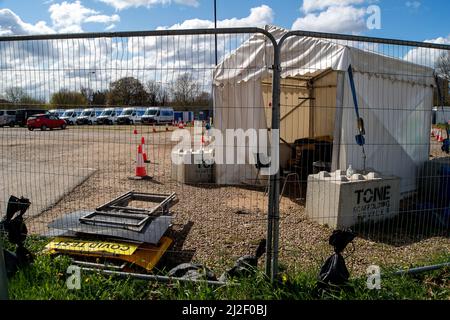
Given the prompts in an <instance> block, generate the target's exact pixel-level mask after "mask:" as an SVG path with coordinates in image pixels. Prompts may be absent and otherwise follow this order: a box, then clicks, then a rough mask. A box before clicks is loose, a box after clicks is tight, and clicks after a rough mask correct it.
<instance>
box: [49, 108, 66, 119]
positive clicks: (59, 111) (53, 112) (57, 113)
mask: <svg viewBox="0 0 450 320" xmlns="http://www.w3.org/2000/svg"><path fill="white" fill-rule="evenodd" d="M64 111H65V110H62V109H52V110H49V111H48V113H49V114H51V115H54V116H57V117H58V118H61V117H62V116H63V114H64Z"/></svg>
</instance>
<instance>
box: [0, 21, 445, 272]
mask: <svg viewBox="0 0 450 320" xmlns="http://www.w3.org/2000/svg"><path fill="white" fill-rule="evenodd" d="M216 34H217V46H216V44H215V35H216ZM216 52H217V55H218V57H219V60H218V61H219V64H218V65H215V54H216ZM448 59H449V48H448V46H444V45H434V44H428V43H412V42H402V41H394V40H386V39H373V38H363V37H352V36H339V35H330V34H318V33H307V32H290V33H288V31H286V30H283V29H281V28H277V27H270V26H269V27H267V28H266V29H256V28H243V29H217V30H160V31H151V32H134V33H106V34H78V35H54V36H53V35H52V36H25V37H3V38H0V66H1V67H0V77H1V82H0V92H1V93H2V94H3V98H2V101H1V107H0V109H2V111H1V112H2V113H0V121H1V122H0V125H1V126H3V128H1V129H0V134H1V139H0V141H1V159H0V161H1V162H2V164H1V173H0V175H1V177H2V182H1V189H0V190H1V194H0V196H1V198H0V204H1V206H0V210H1V212H2V213H3V212H5V211H6V207H7V203H8V199H9V197H10V195H15V196H18V197H20V196H24V197H26V198H28V199H30V201H31V206H30V209H29V210H28V212H27V214H26V218H27V225H28V228H29V230H30V233H32V234H36V235H45V236H49V237H50V238H51V239H53V238H54V237H58V239H59V241H60V242H59V245H60V247H57V245H58V243H56V244H55V247H52V248H51V250H50V251H52V250H53V251H54V252H58V251H59V252H65V253H67V252H69V251H70V253H71V254H72V256H74V257H75V258H74V259H76V260H82V261H79V262H80V263H84V264H85V265H86V264H87V263H93V262H92V261H90V260H89V258H88V256H89V255H88V254H86V253H85V252H84V253H80V252H78V253H77V254H74V251H77V250H76V249H74V248H73V247H74V246H73V243H72V246H71V248H70V250H69V249H67V247H66V248H65V249H64V248H62V247H61V243H62V241H61V237H63V238H62V239H66V243H65V244H64V245H66V246H70V244H67V242H70V241H72V242H76V241H79V240H80V239H81V240H82V241H88V240H89V241H91V240H92V241H94V240H95V241H103V242H105V241H109V242H114V241H116V242H117V241H125V242H127V241H128V242H130V243H134V245H135V246H136V247H137V249H135V250H137V251H139V250H141V251H142V252H144V253H143V255H144V256H145V259H148V260H149V261H150V260H151V261H152V262H149V261H147V262H148V263H147V264H146V265H145V266H142V265H140V266H139V267H140V268H141V269H142V268H143V269H146V268H147V271H148V270H149V269H152V268H153V267H154V266H153V264H152V263H153V262H155V261H158V260H159V258H161V256H162V257H163V259H162V260H161V261H160V263H159V264H157V266H156V269H155V268H153V270H152V271H155V270H161V269H164V270H169V269H170V268H171V267H173V266H176V265H179V264H181V263H183V262H191V261H194V262H199V263H202V264H206V265H207V266H208V267H210V268H212V269H214V270H215V271H216V272H222V271H223V270H225V269H227V268H228V267H230V266H232V265H233V263H234V262H235V260H236V259H237V258H238V257H240V256H243V255H249V254H250V255H252V254H253V255H254V254H255V250H256V251H260V250H257V248H258V247H260V248H261V247H264V242H263V241H261V240H262V239H266V242H265V243H266V247H267V252H266V255H265V256H263V257H262V258H261V262H260V264H261V265H263V260H264V259H265V261H266V271H267V272H268V273H269V274H270V275H271V276H275V274H276V273H277V272H278V260H279V259H278V256H279V255H280V262H281V263H282V264H283V267H288V268H297V267H298V268H307V267H310V266H311V267H317V265H319V264H320V263H321V262H322V259H323V258H325V257H326V256H327V253H328V252H329V247H328V237H329V235H330V234H331V232H332V230H333V229H335V228H341V229H343V228H352V230H354V231H355V232H356V233H357V235H358V238H357V240H356V245H355V250H354V254H353V256H352V258H351V265H352V270H353V271H363V270H365V268H366V267H367V266H368V265H369V264H372V263H380V264H403V263H409V262H412V261H414V260H415V259H421V258H422V257H424V256H426V255H429V254H431V253H438V252H441V251H445V250H447V251H448V250H449V246H450V243H449V241H448V230H449V223H450V215H449V213H448V208H449V203H448V201H447V194H448V174H447V171H448V168H449V166H448V165H449V163H448V161H447V160H446V156H447V154H446V153H445V149H446V146H447V147H448V145H447V143H448V140H447V138H448V137H447V133H446V129H447V122H446V123H444V124H439V123H436V124H432V119H433V110H434V109H433V107H436V106H443V105H444V104H445V103H446V99H448V78H449V76H450V75H449V74H448V73H446V72H448ZM446 66H447V69H446ZM438 84H439V86H438ZM437 88H440V90H437ZM11 111H15V112H11ZM44 114H46V115H44ZM445 121H447V119H446V120H445ZM430 133H432V136H430ZM355 136H356V138H355ZM278 141H279V143H278ZM441 147H442V148H441ZM130 192H131V193H130ZM174 193H175V196H174V195H173V194H174ZM176 200H177V201H178V203H176V202H177V201H176ZM111 201H112V202H111ZM148 202H152V203H154V204H152V205H151V206H150V205H149V204H148ZM175 203H176V204H175ZM172 204H174V205H173V206H172ZM67 239H69V240H67ZM161 239H166V240H164V241H162V240H161ZM81 240H80V241H81ZM81 246H82V245H81ZM75 247H76V246H75ZM113 251H114V250H113ZM133 252H134V251H133ZM146 252H147V253H148V252H153V253H154V252H156V256H157V258H155V257H154V256H151V257H148V256H146ZM110 253H111V252H110ZM163 253H164V254H163ZM259 253H261V252H259ZM130 255H131V254H130ZM258 255H259V254H258ZM92 256H93V257H94V258H96V259H97V260H98V258H99V257H98V256H96V255H93V254H92V253H91V255H90V258H92ZM101 257H102V258H104V256H103V255H101ZM152 259H154V260H152ZM125 261H128V262H130V260H126V259H125ZM132 262H133V263H134V264H137V263H136V260H132ZM138 265H139V264H138ZM115 267H116V268H119V267H118V266H115ZM121 268H122V270H129V268H130V267H129V266H127V267H123V266H122V267H121ZM141 271H142V270H141Z"/></svg>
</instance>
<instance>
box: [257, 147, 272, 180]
mask: <svg viewBox="0 0 450 320" xmlns="http://www.w3.org/2000/svg"><path fill="white" fill-rule="evenodd" d="M253 155H254V157H255V160H256V163H255V168H256V169H257V170H258V172H257V173H256V178H255V185H256V184H258V182H259V174H260V172H261V169H263V168H270V165H271V160H270V157H267V156H266V155H265V154H264V153H254V154H253Z"/></svg>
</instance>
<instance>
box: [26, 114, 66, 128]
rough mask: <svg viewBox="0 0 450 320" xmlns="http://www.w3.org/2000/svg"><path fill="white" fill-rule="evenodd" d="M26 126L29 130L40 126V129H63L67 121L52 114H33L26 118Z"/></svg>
mask: <svg viewBox="0 0 450 320" xmlns="http://www.w3.org/2000/svg"><path fill="white" fill-rule="evenodd" d="M27 127H28V130H30V131H33V130H34V129H37V128H40V129H41V130H42V131H44V130H47V129H50V130H51V129H55V128H61V129H62V130H64V129H65V128H66V127H67V123H66V121H65V120H62V119H59V118H58V117H57V116H54V115H52V114H35V115H33V116H32V117H29V118H28V120H27Z"/></svg>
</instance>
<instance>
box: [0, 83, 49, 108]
mask: <svg viewBox="0 0 450 320" xmlns="http://www.w3.org/2000/svg"><path fill="white" fill-rule="evenodd" d="M5 99H6V100H8V101H9V102H11V103H13V104H23V105H42V104H45V101H42V100H40V99H35V98H32V97H31V96H30V95H29V94H27V93H26V91H25V90H24V89H23V88H21V87H10V88H7V89H6V90H5Z"/></svg>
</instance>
